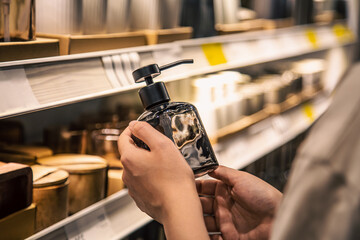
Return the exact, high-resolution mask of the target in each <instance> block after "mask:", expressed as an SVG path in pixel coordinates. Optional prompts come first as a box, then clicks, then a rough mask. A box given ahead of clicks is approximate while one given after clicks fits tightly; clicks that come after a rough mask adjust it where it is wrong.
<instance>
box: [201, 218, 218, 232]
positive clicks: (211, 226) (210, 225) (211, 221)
mask: <svg viewBox="0 0 360 240" xmlns="http://www.w3.org/2000/svg"><path fill="white" fill-rule="evenodd" d="M204 222H205V226H206V229H207V231H208V232H218V231H219V229H218V228H217V226H216V222H215V217H213V216H205V217H204Z"/></svg>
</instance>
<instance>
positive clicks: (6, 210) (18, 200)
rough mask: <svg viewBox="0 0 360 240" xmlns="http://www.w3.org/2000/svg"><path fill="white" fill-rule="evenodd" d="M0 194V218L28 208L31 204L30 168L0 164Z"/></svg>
mask: <svg viewBox="0 0 360 240" xmlns="http://www.w3.org/2000/svg"><path fill="white" fill-rule="evenodd" d="M0 192H1V198H0V218H3V217H6V216H8V215H10V214H12V213H15V212H16V211H19V210H21V209H24V208H27V207H28V206H30V204H31V202H32V171H31V168H30V167H28V166H26V165H23V164H18V163H8V164H1V165H0ZM4 193H6V194H4Z"/></svg>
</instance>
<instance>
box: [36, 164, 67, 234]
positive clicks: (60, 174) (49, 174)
mask: <svg viewBox="0 0 360 240" xmlns="http://www.w3.org/2000/svg"><path fill="white" fill-rule="evenodd" d="M31 168H32V170H33V186H34V188H33V202H34V203H36V207H37V210H36V225H35V231H36V232H38V231H41V230H42V229H44V228H47V227H49V226H51V225H53V224H54V223H57V222H59V221H60V220H62V219H64V218H66V217H67V215H68V185H69V181H68V177H69V174H68V173H67V172H66V171H63V170H58V169H56V168H51V167H44V166H40V165H34V166H32V167H31Z"/></svg>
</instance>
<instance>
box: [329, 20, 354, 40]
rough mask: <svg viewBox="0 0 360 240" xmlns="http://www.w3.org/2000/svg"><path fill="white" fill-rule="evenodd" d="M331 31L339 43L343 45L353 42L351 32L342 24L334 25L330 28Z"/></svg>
mask: <svg viewBox="0 0 360 240" xmlns="http://www.w3.org/2000/svg"><path fill="white" fill-rule="evenodd" d="M332 31H333V33H334V35H335V37H336V38H337V40H338V42H339V43H344V42H347V41H349V40H354V38H355V37H354V34H353V33H352V32H351V30H350V29H348V28H347V27H346V26H344V25H342V24H335V25H334V26H333V27H332Z"/></svg>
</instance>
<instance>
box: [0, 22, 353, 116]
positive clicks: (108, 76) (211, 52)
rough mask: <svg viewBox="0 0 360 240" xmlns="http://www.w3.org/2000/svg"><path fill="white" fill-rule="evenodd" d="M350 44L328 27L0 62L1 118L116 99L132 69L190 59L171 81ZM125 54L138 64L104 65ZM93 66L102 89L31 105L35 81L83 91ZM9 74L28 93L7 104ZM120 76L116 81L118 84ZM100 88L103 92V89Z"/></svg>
mask: <svg viewBox="0 0 360 240" xmlns="http://www.w3.org/2000/svg"><path fill="white" fill-rule="evenodd" d="M340 26H343V25H340ZM343 29H345V30H346V31H347V28H345V27H344V26H343ZM309 35H310V37H309ZM355 42H356V40H355V39H353V37H352V35H351V33H349V32H345V33H342V35H340V36H339V34H335V33H334V27H333V26H312V25H311V26H300V27H299V26H297V27H292V28H288V29H279V30H272V31H261V32H254V33H244V34H233V35H227V36H217V37H211V38H204V39H190V40H185V41H178V42H173V43H170V44H160V45H155V46H144V47H136V48H127V49H119V50H112V51H104V52H96V53H86V54H77V55H70V56H61V57H51V58H43V59H33V60H23V61H14V62H3V63H0V76H1V78H0V89H1V90H0V93H3V94H0V119H3V118H9V117H12V116H16V115H21V114H26V113H30V112H34V111H40V110H44V109H49V108H54V107H58V106H63V105H67V104H72V103H75V102H81V101H85V100H89V99H94V98H99V97H104V96H110V95H115V94H118V93H121V92H125V91H129V90H132V89H137V88H140V87H141V86H143V84H138V85H135V84H132V83H131V82H132V79H126V81H125V80H124V79H123V78H130V77H129V75H131V71H132V70H134V69H132V67H131V66H140V65H146V64H150V63H154V62H156V63H158V64H159V65H162V64H165V63H168V62H170V61H173V60H178V59H181V58H193V59H194V60H195V63H194V64H193V65H184V66H181V67H178V68H174V69H171V70H168V71H165V72H163V74H162V75H161V76H160V77H159V78H158V79H159V80H162V81H175V80H179V79H184V78H188V77H193V76H198V75H202V74H206V73H212V72H217V71H223V70H228V69H235V68H240V67H245V66H249V65H255V64H259V63H264V62H270V61H276V60H281V59H285V58H289V57H295V56H299V55H303V54H308V53H314V52H318V51H324V50H327V49H331V48H336V47H339V46H343V47H346V46H349V45H352V44H354V43H355ZM209 44H210V48H209V47H208V48H204V45H207V46H209ZM211 44H215V45H216V47H215V48H214V47H213V46H212V45H211ZM129 54H135V55H136V56H138V58H137V61H140V62H136V63H133V64H127V67H126V64H124V63H123V68H122V69H115V68H114V67H113V65H115V62H110V63H107V64H105V59H107V60H108V61H115V60H114V59H115V58H111V56H114V55H116V56H117V55H119V56H120V55H129ZM219 55H223V57H224V59H225V62H224V61H223V62H222V63H221V62H220V63H219V62H214V61H211V60H209V56H210V58H211V57H214V56H215V58H216V57H217V56H219ZM109 59H112V60H109ZM119 59H120V58H119ZM96 61H98V62H99V64H100V65H101V64H102V66H100V67H98V69H95V70H94V68H93V67H90V66H89V67H88V71H89V72H90V71H92V73H93V74H94V75H96V76H98V78H99V82H98V84H99V85H101V84H102V86H103V87H104V88H103V90H96V89H92V91H90V92H89V91H84V92H77V93H74V92H73V88H71V87H69V88H68V89H66V86H65V88H62V89H63V90H62V91H63V92H62V93H63V95H64V96H65V95H69V94H68V92H71V95H69V96H70V97H66V98H65V99H60V100H50V99H52V97H53V96H50V95H49V96H48V98H49V101H45V103H44V102H41V101H36V99H37V98H38V96H36V94H35V93H34V92H36V91H34V89H33V88H34V86H33V85H34V84H33V82H37V83H38V82H39V79H40V80H41V82H42V83H43V84H48V85H50V84H52V83H54V81H55V80H56V79H55V80H54V75H56V76H57V77H59V78H61V79H62V80H63V82H64V83H65V82H67V83H68V85H69V86H71V84H73V85H75V84H76V86H78V88H80V89H81V86H83V88H84V89H85V88H86V87H89V85H88V84H87V82H86V78H87V77H91V75H89V76H86V74H84V72H86V65H87V64H88V63H90V62H96ZM68 63H70V64H81V66H83V69H79V70H78V72H77V70H76V69H72V70H71V71H72V74H71V75H67V72H68V71H69V70H68V67H67V68H66V66H67V65H69V64H68ZM120 65H121V62H120ZM44 66H48V69H46V67H45V70H44ZM63 66H64V71H63V74H62V75H61V73H59V70H56V69H61V68H62V67H63ZM104 66H105V67H104ZM28 69H31V70H32V71H33V72H35V74H32V75H29V73H28V72H29V70H28ZM9 70H11V71H13V72H15V73H16V74H15V75H19V73H20V74H22V76H23V77H22V78H23V79H22V81H23V85H30V87H29V86H25V87H24V89H25V90H26V91H25V90H23V92H27V94H26V95H24V96H22V98H20V99H21V100H20V101H19V100H18V101H15V100H12V99H11V96H16V94H12V93H14V90H13V89H12V88H11V84H12V83H13V82H14V80H13V79H12V78H14V76H12V74H10V71H9ZM36 70H38V73H36ZM55 71H57V72H55ZM23 72H25V73H23ZM119 76H120V78H121V79H119ZM34 79H35V80H34ZM124 83H125V84H124ZM105 85H106V86H107V88H105ZM40 87H41V86H40ZM50 87H51V86H50ZM52 88H53V89H50V90H52V91H54V92H56V90H57V88H58V86H57V85H55V84H53V87H52ZM99 89H100V88H99ZM52 91H48V92H52ZM6 93H11V94H10V95H11V96H10V97H9V94H6ZM9 98H10V99H9ZM34 98H35V101H34ZM17 99H19V98H17ZM30 100H31V101H30ZM45 100H46V99H45ZM9 102H12V104H9ZM30 103H31V104H30Z"/></svg>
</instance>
